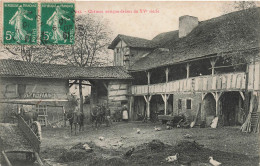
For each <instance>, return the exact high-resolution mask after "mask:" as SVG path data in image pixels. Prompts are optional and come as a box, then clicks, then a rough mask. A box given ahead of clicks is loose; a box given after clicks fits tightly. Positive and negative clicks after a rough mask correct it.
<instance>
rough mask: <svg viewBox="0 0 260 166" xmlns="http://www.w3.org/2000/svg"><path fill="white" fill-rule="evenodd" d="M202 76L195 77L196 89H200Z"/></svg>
mask: <svg viewBox="0 0 260 166" xmlns="http://www.w3.org/2000/svg"><path fill="white" fill-rule="evenodd" d="M199 83H200V78H195V91H197V90H199Z"/></svg>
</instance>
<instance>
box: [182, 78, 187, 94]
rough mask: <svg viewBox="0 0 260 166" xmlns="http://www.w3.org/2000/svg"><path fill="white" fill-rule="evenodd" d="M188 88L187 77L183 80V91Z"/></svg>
mask: <svg viewBox="0 0 260 166" xmlns="http://www.w3.org/2000/svg"><path fill="white" fill-rule="evenodd" d="M186 90H187V79H185V80H183V91H186Z"/></svg>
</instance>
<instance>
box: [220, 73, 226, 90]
mask: <svg viewBox="0 0 260 166" xmlns="http://www.w3.org/2000/svg"><path fill="white" fill-rule="evenodd" d="M221 84H222V89H223V90H225V89H227V75H223V77H222V83H221Z"/></svg>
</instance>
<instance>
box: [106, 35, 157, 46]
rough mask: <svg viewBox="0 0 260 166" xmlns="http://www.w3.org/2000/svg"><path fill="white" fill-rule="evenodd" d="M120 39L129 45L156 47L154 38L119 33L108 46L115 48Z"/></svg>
mask: <svg viewBox="0 0 260 166" xmlns="http://www.w3.org/2000/svg"><path fill="white" fill-rule="evenodd" d="M120 40H123V41H124V42H125V43H126V44H127V45H128V46H129V47H134V48H155V47H156V43H155V42H153V41H152V40H148V39H143V38H139V37H133V36H126V35H122V34H119V35H117V37H116V38H115V39H114V40H113V41H112V43H111V44H110V45H109V46H108V48H109V49H114V48H115V47H116V45H117V43H118V42H119V41H120Z"/></svg>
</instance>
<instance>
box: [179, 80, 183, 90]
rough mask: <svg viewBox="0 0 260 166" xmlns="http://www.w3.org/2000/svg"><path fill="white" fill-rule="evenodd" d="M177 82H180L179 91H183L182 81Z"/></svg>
mask: <svg viewBox="0 0 260 166" xmlns="http://www.w3.org/2000/svg"><path fill="white" fill-rule="evenodd" d="M179 82H180V89H179V90H180V91H183V80H180V81H179Z"/></svg>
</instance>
